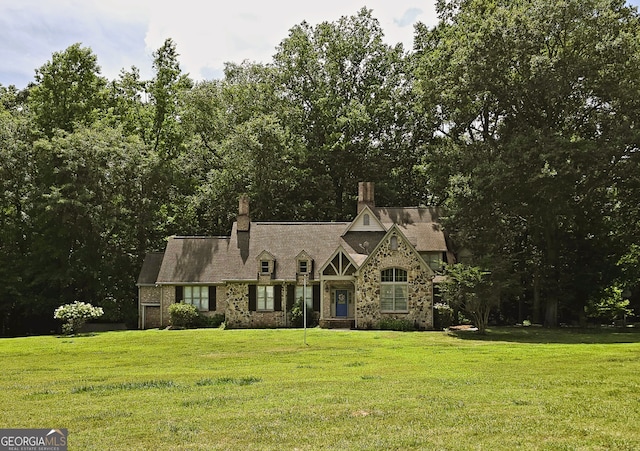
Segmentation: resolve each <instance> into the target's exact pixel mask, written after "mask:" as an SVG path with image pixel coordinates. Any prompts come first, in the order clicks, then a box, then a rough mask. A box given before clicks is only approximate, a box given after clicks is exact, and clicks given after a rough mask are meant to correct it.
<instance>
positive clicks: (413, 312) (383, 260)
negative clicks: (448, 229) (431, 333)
mask: <svg viewBox="0 0 640 451" xmlns="http://www.w3.org/2000/svg"><path fill="white" fill-rule="evenodd" d="M390 242H391V240H390V239H388V238H387V239H385V240H384V241H383V242H381V243H380V246H379V247H378V249H377V250H376V251H374V254H372V255H371V256H370V257H369V258H368V260H367V262H366V263H365V265H364V266H363V267H362V268H360V270H359V272H358V274H357V278H356V321H357V323H356V327H357V328H359V329H375V328H377V327H378V325H379V323H380V320H381V319H383V318H385V317H387V318H397V319H405V320H408V321H411V322H412V323H413V324H414V325H415V327H416V328H417V329H420V330H425V329H433V283H432V277H433V272H432V271H431V270H430V269H429V268H428V267H427V265H426V264H425V262H424V260H422V258H421V257H420V255H419V254H418V253H417V252H416V251H415V249H414V248H413V247H412V246H411V245H410V244H409V243H407V242H406V241H405V240H403V239H402V238H401V237H400V236H399V237H398V246H397V249H395V250H392V249H391V244H390ZM389 268H401V269H404V270H406V271H407V288H408V293H407V298H408V299H407V312H406V313H405V312H392V313H386V312H384V313H383V312H382V311H381V308H380V283H381V271H382V270H384V269H389Z"/></svg>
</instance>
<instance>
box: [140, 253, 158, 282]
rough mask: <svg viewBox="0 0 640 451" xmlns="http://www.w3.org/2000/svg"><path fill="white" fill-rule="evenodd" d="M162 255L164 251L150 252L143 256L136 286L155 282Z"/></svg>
mask: <svg viewBox="0 0 640 451" xmlns="http://www.w3.org/2000/svg"><path fill="white" fill-rule="evenodd" d="M163 257H164V252H150V253H148V254H147V255H145V256H144V261H143V262H142V268H141V269H140V275H139V276H138V283H137V285H138V286H141V285H155V284H156V281H157V280H158V272H159V271H160V265H162V258H163Z"/></svg>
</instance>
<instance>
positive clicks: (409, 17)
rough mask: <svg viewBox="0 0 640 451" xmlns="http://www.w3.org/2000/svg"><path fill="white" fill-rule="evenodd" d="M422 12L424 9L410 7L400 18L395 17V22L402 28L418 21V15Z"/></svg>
mask: <svg viewBox="0 0 640 451" xmlns="http://www.w3.org/2000/svg"><path fill="white" fill-rule="evenodd" d="M420 14H422V10H421V9H419V8H409V9H408V10H406V11H405V12H404V14H403V15H402V17H401V18H400V19H399V20H398V19H393V22H394V23H395V24H396V25H398V26H399V27H400V28H404V27H406V26H408V25H412V24H414V23H415V22H416V19H417V18H418V16H420Z"/></svg>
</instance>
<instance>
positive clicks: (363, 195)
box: [358, 182, 376, 213]
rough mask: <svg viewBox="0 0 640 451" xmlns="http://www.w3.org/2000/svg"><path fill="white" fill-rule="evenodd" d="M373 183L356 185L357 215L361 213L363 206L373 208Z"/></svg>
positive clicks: (374, 204)
mask: <svg viewBox="0 0 640 451" xmlns="http://www.w3.org/2000/svg"><path fill="white" fill-rule="evenodd" d="M373 187H374V183H373V182H359V183H358V213H360V212H361V211H362V209H363V208H364V207H365V205H366V206H367V207H369V208H375V206H376V203H375V201H374V189H373Z"/></svg>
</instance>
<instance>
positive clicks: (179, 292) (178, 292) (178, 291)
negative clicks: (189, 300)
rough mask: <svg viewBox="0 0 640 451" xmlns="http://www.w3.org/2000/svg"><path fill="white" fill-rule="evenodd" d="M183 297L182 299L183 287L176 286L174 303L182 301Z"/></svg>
mask: <svg viewBox="0 0 640 451" xmlns="http://www.w3.org/2000/svg"><path fill="white" fill-rule="evenodd" d="M183 299H184V295H183V287H181V286H176V303H178V302H182V300H183Z"/></svg>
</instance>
